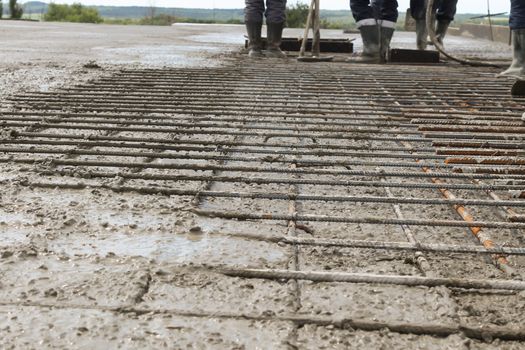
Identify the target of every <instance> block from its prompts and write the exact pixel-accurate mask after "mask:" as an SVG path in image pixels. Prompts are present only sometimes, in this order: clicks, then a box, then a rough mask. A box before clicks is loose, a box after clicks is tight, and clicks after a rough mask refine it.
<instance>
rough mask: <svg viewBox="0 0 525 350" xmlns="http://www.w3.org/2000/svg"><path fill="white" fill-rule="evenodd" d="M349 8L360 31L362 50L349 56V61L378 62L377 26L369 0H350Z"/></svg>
mask: <svg viewBox="0 0 525 350" xmlns="http://www.w3.org/2000/svg"><path fill="white" fill-rule="evenodd" d="M350 9H351V10H352V15H353V17H354V19H355V21H356V23H357V28H358V29H359V31H360V32H361V38H362V40H363V52H361V53H360V54H359V55H358V56H355V57H351V58H349V61H351V62H361V63H378V62H379V51H380V46H379V30H380V29H379V27H378V25H377V20H376V18H375V17H374V12H373V9H372V6H371V4H370V1H369V0H350Z"/></svg>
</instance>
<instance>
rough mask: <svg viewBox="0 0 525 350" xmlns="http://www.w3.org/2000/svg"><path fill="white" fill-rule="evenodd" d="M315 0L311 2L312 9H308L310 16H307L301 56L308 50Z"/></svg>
mask: <svg viewBox="0 0 525 350" xmlns="http://www.w3.org/2000/svg"><path fill="white" fill-rule="evenodd" d="M315 1H316V0H312V1H311V2H310V9H309V10H308V17H307V18H306V26H305V27H304V34H303V42H302V43H301V50H300V51H299V57H303V56H304V52H305V51H306V42H307V41H308V31H309V30H310V25H311V23H312V17H313V12H314V5H315Z"/></svg>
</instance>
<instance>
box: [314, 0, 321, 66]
mask: <svg viewBox="0 0 525 350" xmlns="http://www.w3.org/2000/svg"><path fill="white" fill-rule="evenodd" d="M319 2H320V0H315V10H314V13H315V15H314V22H313V42H312V56H315V57H319V55H320V53H321V32H320V26H321V23H320V20H321V18H320V11H321V10H320V7H319V6H320V5H319Z"/></svg>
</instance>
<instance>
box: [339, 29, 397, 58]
mask: <svg viewBox="0 0 525 350" xmlns="http://www.w3.org/2000/svg"><path fill="white" fill-rule="evenodd" d="M359 31H360V32H361V39H362V40H363V51H362V52H361V53H360V54H359V55H356V56H352V57H350V58H349V59H348V60H347V61H348V62H355V63H385V62H386V61H387V59H388V52H389V50H390V42H391V41H392V36H393V35H394V28H387V27H383V26H380V25H379V24H376V25H363V26H361V27H359Z"/></svg>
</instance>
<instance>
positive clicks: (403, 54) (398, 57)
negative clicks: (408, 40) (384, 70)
mask: <svg viewBox="0 0 525 350" xmlns="http://www.w3.org/2000/svg"><path fill="white" fill-rule="evenodd" d="M389 62H393V63H439V52H438V51H432V50H408V49H391V50H390V59H389Z"/></svg>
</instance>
